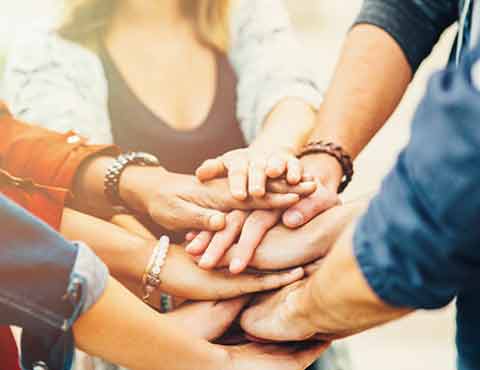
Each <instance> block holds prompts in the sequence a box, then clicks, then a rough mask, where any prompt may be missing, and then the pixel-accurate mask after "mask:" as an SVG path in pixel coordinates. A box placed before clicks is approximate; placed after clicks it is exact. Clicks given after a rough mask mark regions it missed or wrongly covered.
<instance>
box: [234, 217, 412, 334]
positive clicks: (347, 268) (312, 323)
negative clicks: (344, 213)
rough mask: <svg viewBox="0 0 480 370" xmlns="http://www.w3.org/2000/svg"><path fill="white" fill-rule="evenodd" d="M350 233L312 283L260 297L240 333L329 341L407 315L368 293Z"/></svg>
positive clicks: (310, 280) (243, 322) (368, 288)
mask: <svg viewBox="0 0 480 370" xmlns="http://www.w3.org/2000/svg"><path fill="white" fill-rule="evenodd" d="M353 230H354V227H353V226H351V227H349V228H348V229H347V231H346V232H345V233H344V234H343V235H342V236H341V237H340V239H339V240H338V242H337V243H336V244H335V247H334V248H333V251H332V253H331V254H329V255H328V256H327V257H326V258H325V261H324V263H323V264H322V266H321V268H319V269H318V271H317V272H315V273H314V274H313V275H312V276H311V277H309V278H307V279H305V280H303V281H301V282H298V283H295V284H293V285H290V286H288V287H286V288H284V289H282V290H280V291H278V292H275V293H271V294H267V295H265V296H263V297H262V298H261V299H260V300H259V301H258V302H257V304H256V305H254V306H253V307H252V308H250V309H248V310H247V311H246V312H245V313H244V314H243V315H242V318H241V325H242V328H243V329H244V330H245V331H246V332H247V333H249V334H251V335H253V336H254V337H257V338H261V339H264V340H271V341H301V340H305V339H308V338H313V337H315V338H317V339H325V340H332V339H337V338H343V337H346V336H349V335H353V334H356V333H358V332H361V331H364V330H367V329H369V328H372V327H375V326H378V325H381V324H384V323H386V322H389V321H392V320H395V319H398V318H400V317H403V316H404V315H406V314H408V313H409V312H411V310H409V309H406V308H398V307H391V306H389V305H387V304H386V303H384V302H382V301H381V300H380V299H379V298H378V297H377V296H376V294H375V293H374V292H373V291H372V289H371V288H370V286H369V285H368V283H367V281H366V280H365V278H364V277H363V274H362V272H361V270H360V268H359V266H358V264H357V262H356V260H355V257H354V254H353V242H352V238H353ZM339 271H341V273H339ZM325 287H329V288H328V289H325Z"/></svg>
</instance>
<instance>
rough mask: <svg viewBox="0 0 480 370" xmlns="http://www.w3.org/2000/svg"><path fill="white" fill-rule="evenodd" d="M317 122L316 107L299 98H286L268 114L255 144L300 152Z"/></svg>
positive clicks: (266, 147)
mask: <svg viewBox="0 0 480 370" xmlns="http://www.w3.org/2000/svg"><path fill="white" fill-rule="evenodd" d="M314 123H315V110H314V108H313V107H312V106H311V105H310V104H308V103H306V102H304V101H303V100H301V99H299V98H286V99H284V100H282V101H281V102H280V103H278V104H277V105H276V107H275V108H274V109H273V110H272V112H271V113H270V114H269V115H268V117H267V119H266V120H265V123H264V125H263V129H262V131H261V133H260V135H259V136H258V137H257V138H256V139H255V141H254V142H253V144H252V145H253V146H257V147H260V148H261V149H267V150H268V149H271V148H281V149H287V150H289V151H290V152H292V153H298V151H299V150H300V149H301V148H302V146H303V145H305V143H306V142H307V140H308V137H309V135H310V134H311V132H312V130H313V126H314Z"/></svg>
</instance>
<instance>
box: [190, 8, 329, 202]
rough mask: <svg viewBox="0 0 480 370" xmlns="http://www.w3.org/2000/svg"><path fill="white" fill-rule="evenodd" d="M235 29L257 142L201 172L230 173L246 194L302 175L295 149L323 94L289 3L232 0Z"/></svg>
mask: <svg viewBox="0 0 480 370" xmlns="http://www.w3.org/2000/svg"><path fill="white" fill-rule="evenodd" d="M230 35H231V37H230V45H229V49H228V56H229V59H230V62H231V63H232V65H233V67H234V69H235V72H236V74H237V76H238V87H237V90H238V105H237V116H238V119H239V122H240V125H241V128H242V130H243V133H244V136H245V138H246V139H247V141H248V142H249V144H251V145H250V147H249V149H248V150H242V151H233V152H230V153H226V154H225V155H224V156H222V157H219V158H217V159H216V160H210V161H207V162H206V163H205V164H204V165H203V166H201V167H200V168H199V169H198V171H197V176H198V177H199V179H200V180H202V181H207V180H209V179H211V178H214V177H217V176H224V175H227V174H228V175H229V176H230V178H231V191H232V194H233V195H234V196H235V197H237V198H238V199H244V198H245V197H247V195H248V194H252V195H254V196H263V195H264V193H265V181H266V178H268V177H273V178H276V177H280V176H281V175H283V174H284V173H285V174H286V175H287V180H288V181H289V182H290V183H292V184H296V183H298V182H299V181H300V179H301V175H302V171H301V167H300V166H299V163H298V161H297V160H296V158H295V155H296V154H297V153H298V151H299V149H300V148H301V147H302V146H303V144H304V143H305V141H306V139H307V138H308V135H309V133H310V131H311V129H312V128H313V123H314V112H315V110H316V109H317V108H318V106H319V105H320V102H321V99H322V96H321V93H320V90H319V88H318V86H317V83H316V81H315V77H314V75H313V73H311V71H310V70H309V68H308V66H307V64H306V63H305V60H308V58H306V57H305V53H304V50H302V48H301V47H300V45H299V43H298V41H297V40H296V38H295V33H294V30H293V28H292V25H291V22H290V19H289V16H288V13H287V11H286V9H285V5H284V4H283V3H281V2H278V1H271V0H268V1H259V2H251V1H245V0H237V1H234V2H232V9H231V17H230ZM247 179H248V181H247Z"/></svg>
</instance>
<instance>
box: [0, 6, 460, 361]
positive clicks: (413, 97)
mask: <svg viewBox="0 0 480 370" xmlns="http://www.w3.org/2000/svg"><path fill="white" fill-rule="evenodd" d="M152 1H155V0H152ZM160 1H161V0H160ZM251 1H262V0H251ZM278 1H286V3H287V5H288V8H289V10H290V12H291V14H292V19H293V21H294V24H295V27H296V29H297V31H298V36H299V38H300V39H301V42H302V43H303V45H304V46H305V48H306V49H308V51H307V52H308V54H309V58H311V60H312V61H314V66H315V70H316V72H317V73H318V79H319V81H320V82H321V83H322V84H323V85H324V86H325V87H327V86H328V82H329V79H330V77H331V75H332V71H333V69H334V66H335V62H336V60H337V58H338V55H339V52H340V49H341V44H342V40H343V38H344V36H345V35H346V33H347V32H348V29H349V27H350V26H351V24H352V22H353V20H354V18H355V14H356V13H357V12H358V10H359V8H360V6H361V0H348V1H329V0H278ZM0 9H1V10H0V71H1V65H2V63H3V60H4V57H5V55H6V54H7V53H8V45H9V43H10V42H11V40H12V38H14V37H15V34H16V33H17V32H19V31H21V29H22V28H24V27H30V26H31V25H32V24H34V23H38V24H53V23H54V22H55V19H56V17H57V16H58V14H59V11H60V9H61V0H0ZM454 32H455V30H454V29H451V30H449V31H447V32H446V34H445V35H444V36H443V38H442V40H441V42H440V43H439V45H438V47H437V48H436V49H435V50H434V52H433V54H432V56H431V57H430V58H429V60H428V61H426V62H425V63H424V65H423V66H422V68H421V69H420V71H419V72H418V74H417V76H416V78H415V81H414V82H413V83H412V85H411V87H410V89H409V91H408V93H407V95H406V97H405V99H404V100H403V101H402V103H401V106H400V107H399V109H398V110H397V112H396V113H395V115H394V116H393V117H392V118H391V119H390V121H389V122H388V124H387V125H386V126H385V128H384V129H383V130H382V131H381V132H380V133H379V135H378V136H377V137H376V139H374V141H373V142H372V143H371V144H370V145H369V147H368V148H367V149H366V150H365V151H364V153H362V154H361V156H360V157H359V159H358V161H357V163H356V167H357V169H356V178H355V180H354V182H353V184H352V186H351V187H350V188H349V190H348V191H347V193H346V194H345V199H346V200H348V199H353V198H355V197H357V196H359V195H363V194H365V193H368V192H372V191H375V190H376V189H378V186H379V184H380V182H381V179H382V177H383V176H384V175H385V174H386V173H387V172H388V170H389V169H390V167H391V166H392V164H393V162H394V160H395V158H396V156H397V154H398V152H399V150H400V149H401V148H402V146H404V145H405V143H406V142H407V141H408V138H409V134H410V124H409V123H410V121H411V117H412V115H413V113H414V111H415V107H416V105H417V103H418V101H419V100H420V98H421V96H422V94H423V92H424V89H425V84H426V81H427V80H428V76H429V75H430V74H431V73H432V72H433V71H435V70H436V69H438V68H441V67H442V66H443V65H444V64H445V63H446V60H447V57H448V53H449V48H450V45H451V43H452V40H453V37H454ZM379 78H388V76H379ZM0 81H1V80H0ZM0 87H1V82H0ZM0 91H1V89H0ZM325 289H328V287H325ZM454 334H455V325H454V309H453V307H450V308H448V309H446V310H442V311H437V312H428V313H427V312H419V313H416V314H414V315H411V316H410V317H408V318H406V319H403V320H401V321H398V322H396V323H394V324H391V325H387V326H385V327H382V328H380V329H375V330H372V331H370V332H368V333H365V334H361V335H358V336H357V337H355V338H352V339H348V340H347V342H348V344H349V345H350V348H351V351H352V357H353V362H354V365H355V369H356V370H427V369H428V370H429V369H435V370H452V369H454V368H455V366H454V364H455V350H454Z"/></svg>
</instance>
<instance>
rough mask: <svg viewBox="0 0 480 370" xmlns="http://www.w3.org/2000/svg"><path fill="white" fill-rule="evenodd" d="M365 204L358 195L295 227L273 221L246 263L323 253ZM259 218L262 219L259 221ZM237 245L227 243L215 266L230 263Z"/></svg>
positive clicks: (280, 264) (273, 265)
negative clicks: (273, 223)
mask: <svg viewBox="0 0 480 370" xmlns="http://www.w3.org/2000/svg"><path fill="white" fill-rule="evenodd" d="M366 205H367V199H362V200H357V201H354V202H349V203H345V204H342V205H340V206H336V207H333V208H331V209H329V210H327V211H325V212H324V213H322V214H320V215H318V216H317V217H315V218H314V219H313V220H311V221H310V222H309V223H308V224H306V225H304V226H302V227H301V228H299V229H296V230H292V229H289V228H287V227H285V226H284V225H276V226H275V227H273V228H271V229H270V230H269V231H268V232H267V233H266V235H264V236H263V239H261V241H260V244H259V245H258V247H256V249H255V252H254V254H253V257H252V259H251V260H250V262H249V264H248V266H250V267H252V268H255V269H257V270H270V271H275V270H283V269H286V268H291V267H294V266H303V265H307V264H309V263H311V262H313V261H316V260H318V259H321V258H323V257H325V256H326V255H327V254H328V252H329V251H330V249H331V247H332V246H333V244H334V242H335V241H336V240H337V238H338V237H339V236H340V234H341V233H342V231H343V230H344V228H345V227H346V226H347V225H348V224H349V223H350V221H351V220H352V219H353V218H354V217H356V216H357V215H359V214H360V213H361V212H362V211H363V210H364V209H365V207H366ZM262 220H263V221H262ZM262 220H260V221H259V230H260V231H262V230H264V229H267V228H268V226H269V224H268V222H267V221H268V220H266V219H263V218H262ZM262 222H265V223H264V224H263V225H262ZM227 224H228V222H227ZM262 227H264V229H262ZM228 228H229V227H228V226H227V229H228ZM202 234H203V233H202ZM207 234H208V233H207ZM242 235H243V231H242ZM199 236H200V235H199ZM190 237H191V236H190ZM252 237H253V236H252ZM247 245H249V244H247ZM237 248H238V249H241V248H242V247H241V246H239V245H234V246H233V247H231V248H230V249H229V250H228V251H227V252H226V254H225V256H224V257H223V258H222V259H221V260H220V261H219V262H218V263H217V267H228V266H230V264H231V263H232V261H233V259H234V258H235V256H236V253H235V252H236V249H237Z"/></svg>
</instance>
